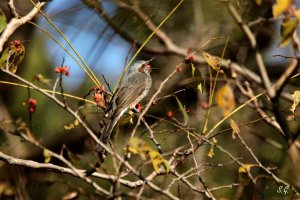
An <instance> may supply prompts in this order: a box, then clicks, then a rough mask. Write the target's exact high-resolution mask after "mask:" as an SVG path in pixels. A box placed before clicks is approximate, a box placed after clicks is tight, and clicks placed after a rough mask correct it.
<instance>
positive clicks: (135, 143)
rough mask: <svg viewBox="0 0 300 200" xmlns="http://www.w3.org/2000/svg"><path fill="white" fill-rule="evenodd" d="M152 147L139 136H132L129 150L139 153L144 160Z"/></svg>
mask: <svg viewBox="0 0 300 200" xmlns="http://www.w3.org/2000/svg"><path fill="white" fill-rule="evenodd" d="M151 150H152V148H151V147H150V146H149V145H148V144H147V143H146V142H144V140H141V139H139V138H130V140H129V148H128V151H129V152H131V153H133V154H139V156H140V157H141V158H142V160H146V158H147V154H148V153H149V151H151Z"/></svg>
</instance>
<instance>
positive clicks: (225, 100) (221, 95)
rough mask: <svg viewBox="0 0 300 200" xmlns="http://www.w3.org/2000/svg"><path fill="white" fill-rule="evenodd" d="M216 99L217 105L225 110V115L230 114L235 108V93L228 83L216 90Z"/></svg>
mask: <svg viewBox="0 0 300 200" xmlns="http://www.w3.org/2000/svg"><path fill="white" fill-rule="evenodd" d="M215 101H216V104H217V106H218V107H219V108H221V109H222V110H223V115H224V116H227V115H229V114H230V113H231V111H233V110H234V108H235V99H234V93H233V91H232V89H231V87H230V85H229V84H228V83H227V84H226V85H224V86H223V87H221V88H219V89H218V91H217V92H216V97H215Z"/></svg>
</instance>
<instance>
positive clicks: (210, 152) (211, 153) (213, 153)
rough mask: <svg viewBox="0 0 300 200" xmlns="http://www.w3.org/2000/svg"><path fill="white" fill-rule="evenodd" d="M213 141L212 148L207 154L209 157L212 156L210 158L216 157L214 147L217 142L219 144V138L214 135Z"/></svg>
mask: <svg viewBox="0 0 300 200" xmlns="http://www.w3.org/2000/svg"><path fill="white" fill-rule="evenodd" d="M212 140H213V142H212V143H211V144H210V149H209V152H208V154H207V156H208V157H210V158H213V157H214V155H215V152H214V147H215V144H217V142H218V141H217V140H216V138H214V137H213V139H212Z"/></svg>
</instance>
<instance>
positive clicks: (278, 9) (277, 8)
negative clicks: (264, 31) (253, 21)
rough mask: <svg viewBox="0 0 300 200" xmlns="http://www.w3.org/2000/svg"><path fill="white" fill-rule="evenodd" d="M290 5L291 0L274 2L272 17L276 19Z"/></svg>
mask: <svg viewBox="0 0 300 200" xmlns="http://www.w3.org/2000/svg"><path fill="white" fill-rule="evenodd" d="M291 4H292V0H276V3H275V4H274V5H273V8H272V10H273V17H275V18H276V17H278V16H279V15H281V14H282V13H283V12H285V11H286V10H287V9H288V7H289V6H290V5H291Z"/></svg>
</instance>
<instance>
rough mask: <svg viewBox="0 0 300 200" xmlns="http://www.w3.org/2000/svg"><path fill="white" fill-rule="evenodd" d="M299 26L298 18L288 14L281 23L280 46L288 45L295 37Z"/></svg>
mask: <svg viewBox="0 0 300 200" xmlns="http://www.w3.org/2000/svg"><path fill="white" fill-rule="evenodd" d="M297 26H298V19H297V18H294V17H289V16H286V17H285V18H284V19H283V20H282V23H281V25H280V35H281V41H280V44H279V47H285V46H286V45H288V44H289V43H290V41H291V39H292V37H293V34H294V32H295V30H296V28H297Z"/></svg>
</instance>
